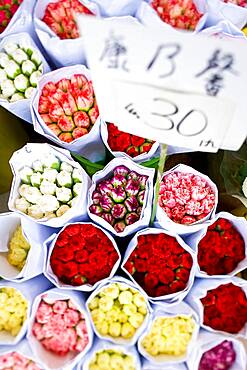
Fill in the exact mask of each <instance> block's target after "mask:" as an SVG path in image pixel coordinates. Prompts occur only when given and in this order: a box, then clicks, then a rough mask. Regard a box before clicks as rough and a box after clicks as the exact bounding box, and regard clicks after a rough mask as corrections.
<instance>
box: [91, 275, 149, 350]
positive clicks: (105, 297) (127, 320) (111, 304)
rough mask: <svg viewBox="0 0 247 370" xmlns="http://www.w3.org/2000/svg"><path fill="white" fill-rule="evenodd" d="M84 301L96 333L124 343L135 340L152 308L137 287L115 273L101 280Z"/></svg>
mask: <svg viewBox="0 0 247 370" xmlns="http://www.w3.org/2000/svg"><path fill="white" fill-rule="evenodd" d="M86 305H87V310H88V312H89V315H90V317H91V320H92V324H93V327H94V330H95V332H96V334H97V335H98V337H99V338H102V339H105V340H109V341H110V342H113V343H116V344H124V345H127V346H131V345H134V344H135V343H136V341H137V339H138V337H139V336H140V335H141V333H142V331H143V330H144V328H145V326H146V325H147V322H148V319H149V313H150V311H151V308H150V306H149V304H148V300H147V298H146V297H145V296H144V295H143V294H142V293H141V292H140V291H139V290H138V288H136V287H135V286H134V284H132V283H131V282H129V281H128V280H127V279H124V278H121V277H118V276H115V277H114V278H113V279H110V280H108V281H106V282H105V283H102V284H101V285H100V286H99V287H98V288H97V289H96V290H95V291H94V292H93V293H92V294H91V296H90V297H89V298H88V300H87V303H86Z"/></svg>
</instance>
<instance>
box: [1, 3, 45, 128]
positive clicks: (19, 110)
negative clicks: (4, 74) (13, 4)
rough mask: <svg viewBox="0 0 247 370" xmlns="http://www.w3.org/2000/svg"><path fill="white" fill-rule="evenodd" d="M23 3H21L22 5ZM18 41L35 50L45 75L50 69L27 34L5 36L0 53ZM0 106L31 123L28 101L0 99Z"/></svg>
mask: <svg viewBox="0 0 247 370" xmlns="http://www.w3.org/2000/svg"><path fill="white" fill-rule="evenodd" d="M24 3H25V2H23V4H24ZM20 41H25V42H26V43H28V44H29V45H30V46H31V47H32V48H35V50H37V52H38V54H39V57H40V59H41V60H42V65H43V73H47V72H49V71H50V67H49V65H48V64H47V62H46V60H45V58H44V56H43V55H42V54H41V52H40V51H39V49H38V47H37V45H36V44H35V42H34V41H33V39H32V38H31V36H30V35H29V34H28V33H25V32H22V33H15V34H11V35H8V36H5V37H4V38H3V39H2V41H1V43H0V51H1V52H2V51H3V48H4V45H6V44H7V43H9V42H15V43H17V44H18V42H20ZM0 105H1V106H2V107H4V108H5V109H7V110H8V111H10V112H11V113H13V114H15V115H16V116H17V117H20V118H21V119H23V120H25V121H27V122H29V123H31V122H32V117H31V111H30V99H22V100H19V101H17V102H14V103H10V102H8V101H7V100H6V99H2V98H1V99H0Z"/></svg>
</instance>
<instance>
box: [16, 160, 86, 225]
mask: <svg viewBox="0 0 247 370" xmlns="http://www.w3.org/2000/svg"><path fill="white" fill-rule="evenodd" d="M19 176H20V179H21V185H20V187H19V190H18V191H19V195H20V197H19V198H17V199H16V200H15V207H16V209H18V210H19V211H20V212H22V213H25V214H27V215H28V216H30V217H32V218H35V219H43V218H45V219H50V218H54V217H61V216H62V215H63V214H64V213H65V212H67V211H68V210H70V209H71V207H72V206H73V203H74V202H76V201H77V199H76V197H77V196H78V195H79V193H80V192H81V191H82V187H83V184H82V174H81V173H80V171H79V170H78V168H73V167H72V166H71V165H70V164H69V163H67V162H61V161H60V160H59V158H57V157H56V156H55V155H53V154H47V155H44V156H43V157H42V158H41V159H40V160H35V161H34V162H33V163H32V164H31V166H30V167H28V166H24V167H23V168H22V169H21V170H20V171H19Z"/></svg>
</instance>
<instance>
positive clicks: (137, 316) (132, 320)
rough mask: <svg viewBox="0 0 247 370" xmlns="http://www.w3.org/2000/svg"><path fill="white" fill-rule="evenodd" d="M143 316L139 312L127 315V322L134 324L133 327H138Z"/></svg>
mask: <svg viewBox="0 0 247 370" xmlns="http://www.w3.org/2000/svg"><path fill="white" fill-rule="evenodd" d="M143 320H144V317H143V315H142V314H141V313H139V312H137V313H135V314H134V315H131V316H130V317H129V323H130V324H131V325H132V326H134V328H136V329H138V328H139V327H140V326H141V324H142V323H143Z"/></svg>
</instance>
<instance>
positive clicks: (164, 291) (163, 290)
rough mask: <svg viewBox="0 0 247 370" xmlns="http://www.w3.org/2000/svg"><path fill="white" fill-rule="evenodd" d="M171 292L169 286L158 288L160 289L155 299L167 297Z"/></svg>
mask: <svg viewBox="0 0 247 370" xmlns="http://www.w3.org/2000/svg"><path fill="white" fill-rule="evenodd" d="M169 290H170V289H169V287H168V286H167V285H161V286H158V288H157V289H156V291H155V297H161V296H163V295H167V294H169V293H170V292H169Z"/></svg>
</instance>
